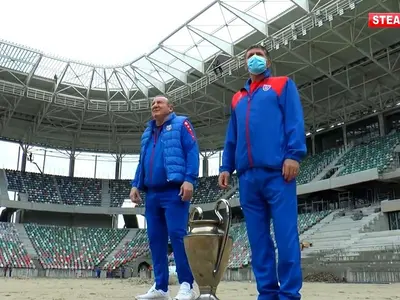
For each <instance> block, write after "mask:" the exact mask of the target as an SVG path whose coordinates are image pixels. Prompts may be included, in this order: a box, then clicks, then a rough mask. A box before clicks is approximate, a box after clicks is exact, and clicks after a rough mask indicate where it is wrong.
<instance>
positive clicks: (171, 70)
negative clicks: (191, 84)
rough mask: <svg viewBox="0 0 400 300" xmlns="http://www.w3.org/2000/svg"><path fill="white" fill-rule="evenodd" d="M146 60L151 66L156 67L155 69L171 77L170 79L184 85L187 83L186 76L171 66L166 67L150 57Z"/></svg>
mask: <svg viewBox="0 0 400 300" xmlns="http://www.w3.org/2000/svg"><path fill="white" fill-rule="evenodd" d="M147 60H148V61H150V62H151V63H152V64H154V65H156V66H157V67H159V68H160V69H161V70H163V71H164V72H166V73H168V74H169V75H171V76H172V77H174V78H175V79H177V80H179V81H181V82H183V83H184V84H187V82H188V81H187V74H186V73H185V72H182V71H180V70H177V69H175V68H173V67H171V66H168V65H166V64H164V63H162V62H160V61H159V60H157V59H154V58H151V57H147Z"/></svg>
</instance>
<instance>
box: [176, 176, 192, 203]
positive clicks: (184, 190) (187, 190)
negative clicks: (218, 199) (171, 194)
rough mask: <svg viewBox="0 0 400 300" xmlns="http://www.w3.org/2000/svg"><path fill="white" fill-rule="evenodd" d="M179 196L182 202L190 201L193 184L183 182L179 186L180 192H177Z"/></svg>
mask: <svg viewBox="0 0 400 300" xmlns="http://www.w3.org/2000/svg"><path fill="white" fill-rule="evenodd" d="M179 196H181V198H182V201H190V200H192V197H193V184H191V183H190V182H188V181H185V182H184V183H183V184H182V185H181V191H180V192H179Z"/></svg>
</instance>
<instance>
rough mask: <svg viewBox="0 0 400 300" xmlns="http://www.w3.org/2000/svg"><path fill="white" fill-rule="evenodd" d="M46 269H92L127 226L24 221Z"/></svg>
mask: <svg viewBox="0 0 400 300" xmlns="http://www.w3.org/2000/svg"><path fill="white" fill-rule="evenodd" d="M25 230H26V232H27V234H28V237H29V238H30V240H31V242H32V245H33V246H34V248H35V250H36V252H37V253H38V255H39V261H40V263H41V264H42V265H43V267H44V268H45V269H74V270H78V269H87V270H89V269H93V268H94V267H95V266H97V265H98V264H99V263H100V262H102V261H103V260H104V259H105V258H106V256H107V255H109V254H110V252H111V251H113V250H114V248H115V247H116V246H117V245H118V244H119V243H120V242H121V240H122V239H123V237H124V236H125V235H126V234H127V233H128V230H127V229H110V228H78V227H63V226H50V225H49V226H45V225H37V224H25Z"/></svg>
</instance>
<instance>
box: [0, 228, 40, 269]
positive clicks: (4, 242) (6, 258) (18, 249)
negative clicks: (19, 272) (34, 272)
mask: <svg viewBox="0 0 400 300" xmlns="http://www.w3.org/2000/svg"><path fill="white" fill-rule="evenodd" d="M7 264H11V265H12V266H13V267H15V268H27V269H33V268H35V265H34V264H33V262H32V260H31V258H30V257H29V255H28V253H27V251H26V250H25V249H24V245H23V244H22V242H21V240H20V239H19V236H18V232H17V230H16V228H15V227H14V224H12V223H1V222H0V267H4V266H6V265H7Z"/></svg>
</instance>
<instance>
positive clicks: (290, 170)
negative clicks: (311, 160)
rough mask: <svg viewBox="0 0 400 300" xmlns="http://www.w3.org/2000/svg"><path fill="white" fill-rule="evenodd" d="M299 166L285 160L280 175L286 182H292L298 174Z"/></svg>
mask: <svg viewBox="0 0 400 300" xmlns="http://www.w3.org/2000/svg"><path fill="white" fill-rule="evenodd" d="M299 169H300V165H299V163H298V162H297V161H295V160H293V159H289V158H288V159H285V161H284V162H283V167H282V175H283V177H284V178H285V181H286V182H289V181H292V180H293V179H294V178H296V176H297V175H298V174H299Z"/></svg>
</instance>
